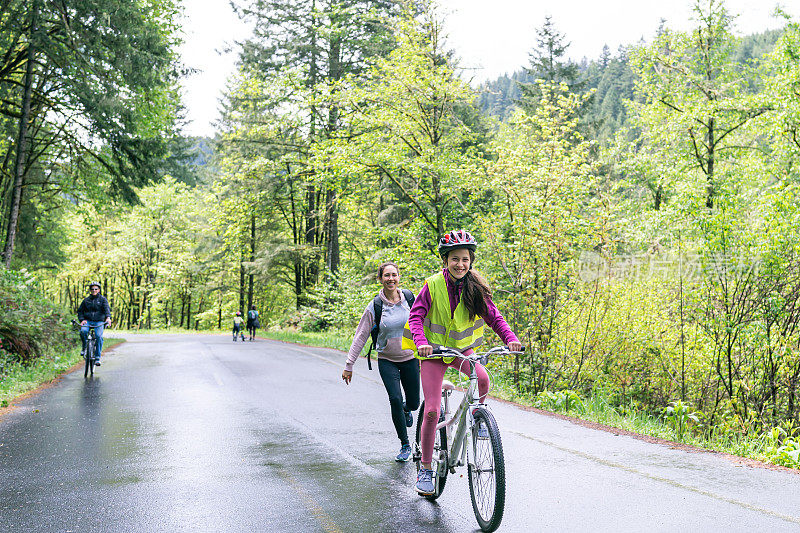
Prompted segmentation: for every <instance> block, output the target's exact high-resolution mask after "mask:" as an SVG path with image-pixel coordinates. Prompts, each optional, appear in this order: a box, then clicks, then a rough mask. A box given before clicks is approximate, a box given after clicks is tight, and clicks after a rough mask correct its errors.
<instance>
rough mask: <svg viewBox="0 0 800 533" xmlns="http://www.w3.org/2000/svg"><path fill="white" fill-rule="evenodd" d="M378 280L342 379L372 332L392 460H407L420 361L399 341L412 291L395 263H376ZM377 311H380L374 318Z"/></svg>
mask: <svg viewBox="0 0 800 533" xmlns="http://www.w3.org/2000/svg"><path fill="white" fill-rule="evenodd" d="M378 280H379V281H380V282H381V285H383V288H382V289H381V290H380V292H379V293H378V295H377V296H376V297H375V298H374V299H373V300H372V301H370V302H369V304H367V307H366V309H364V314H363V315H361V321H360V322H359V323H358V327H357V328H356V333H355V335H354V337H353V343H352V344H351V345H350V351H349V352H348V355H347V362H346V363H345V365H344V371H342V379H343V380H344V382H345V383H347V384H350V380H351V379H352V378H353V365H354V364H355V362H356V361H357V360H358V356H359V355H360V354H361V350H362V349H363V348H364V345H365V344H366V343H367V339H369V338H370V335H371V334H373V335H374V336H373V341H374V347H375V348H376V349H377V352H378V372H379V373H380V375H381V379H382V380H383V385H384V387H386V392H387V394H388V395H389V405H390V407H391V413H392V422H393V423H394V428H395V430H396V431H397V438H399V439H400V453H398V454H397V457H395V460H397V461H408V460H409V458H410V457H411V445H410V443H409V441H408V428H410V427H411V426H412V425H413V423H414V418H413V415H412V414H411V413H412V412H413V411H416V410H417V409H418V408H419V361H418V360H417V359H415V358H414V352H413V351H412V350H403V349H402V348H401V347H400V343H401V340H402V338H403V326H405V324H406V321H407V320H408V312H409V310H410V309H411V304H412V303H413V301H414V294H413V293H412V292H411V291H409V290H407V289H400V269H399V267H398V266H397V265H396V264H395V263H392V262H387V263H383V264H382V265H381V266H380V267H378ZM376 308H377V310H376ZM376 311H377V312H379V313H380V316H379V317H378V319H377V320H376V318H375V316H376ZM376 327H377V330H376V331H375V332H374V333H373V329H374V328H376ZM403 393H405V401H403Z"/></svg>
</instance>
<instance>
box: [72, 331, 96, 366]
mask: <svg viewBox="0 0 800 533" xmlns="http://www.w3.org/2000/svg"><path fill="white" fill-rule="evenodd" d="M72 325H73V328H74V329H76V330H78V331H80V329H81V325H80V324H79V323H78V322H77V321H76V320H73V321H72ZM96 327H99V326H89V335H88V336H87V337H86V347H85V348H86V349H85V350H84V352H83V359H84V361H85V363H84V368H83V377H84V378H86V377H90V376H91V377H94V364H95V361H96V360H97V358H96V356H95V351H96V349H97V337H96V335H95V332H94V329H95V328H96Z"/></svg>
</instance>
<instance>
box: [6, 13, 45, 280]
mask: <svg viewBox="0 0 800 533" xmlns="http://www.w3.org/2000/svg"><path fill="white" fill-rule="evenodd" d="M38 18H39V0H34V2H33V7H32V9H31V27H30V32H29V34H28V57H27V62H26V64H25V80H24V82H23V83H24V86H23V93H22V113H21V115H20V118H19V131H18V135H17V150H16V155H15V158H14V189H13V192H12V198H11V209H10V211H9V215H8V226H7V231H6V245H5V248H4V250H3V262H4V263H5V265H6V267H8V266H9V264H11V256H12V255H14V240H15V239H16V235H17V222H18V221H19V208H20V204H21V203H22V187H23V180H24V177H25V162H26V159H27V151H28V147H27V143H28V123H29V122H30V118H31V93H32V90H33V61H34V56H35V53H36V50H35V46H34V42H33V41H34V36H35V33H36V31H37V28H36V26H37V24H38Z"/></svg>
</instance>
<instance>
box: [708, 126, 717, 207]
mask: <svg viewBox="0 0 800 533" xmlns="http://www.w3.org/2000/svg"><path fill="white" fill-rule="evenodd" d="M714 140H715V139H714V118H713V117H712V118H710V119H708V147H707V148H706V150H707V151H706V171H707V172H706V179H707V181H706V207H707V208H709V209H712V208H713V207H714V194H715V192H714Z"/></svg>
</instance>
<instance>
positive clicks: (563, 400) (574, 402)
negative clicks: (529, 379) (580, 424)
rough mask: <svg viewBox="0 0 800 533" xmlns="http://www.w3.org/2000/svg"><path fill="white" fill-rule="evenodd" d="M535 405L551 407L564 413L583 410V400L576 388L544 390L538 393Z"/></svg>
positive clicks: (545, 407) (544, 407)
mask: <svg viewBox="0 0 800 533" xmlns="http://www.w3.org/2000/svg"><path fill="white" fill-rule="evenodd" d="M533 405H535V406H536V407H539V408H541V409H549V410H551V411H558V412H563V413H570V412H571V411H572V412H575V411H577V412H578V413H580V412H582V411H583V409H584V407H583V400H581V397H580V396H579V395H578V393H577V392H575V391H574V390H569V389H567V390H560V391H558V392H550V391H542V392H540V393H539V394H537V395H536V400H535V401H534V403H533Z"/></svg>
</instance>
